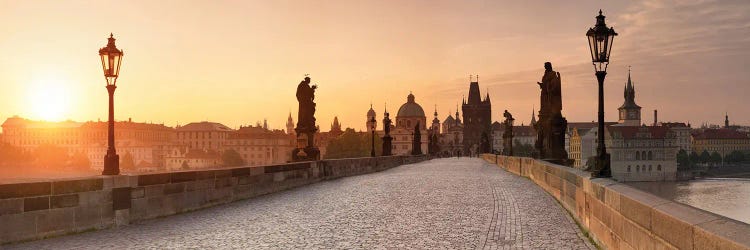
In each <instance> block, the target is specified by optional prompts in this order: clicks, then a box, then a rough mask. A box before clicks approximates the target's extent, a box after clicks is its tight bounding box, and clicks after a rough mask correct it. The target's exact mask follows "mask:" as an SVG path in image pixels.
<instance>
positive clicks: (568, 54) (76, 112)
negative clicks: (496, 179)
mask: <svg viewBox="0 0 750 250" xmlns="http://www.w3.org/2000/svg"><path fill="white" fill-rule="evenodd" d="M40 3H41V1H23V2H19V1H0V7H1V8H0V9H2V10H0V13H2V15H0V26H2V27H3V29H2V30H1V31H0V35H2V36H3V37H4V39H3V40H0V50H2V51H3V52H4V55H5V56H4V57H3V59H0V85H1V86H3V89H4V91H2V92H0V118H2V119H4V118H7V117H11V116H13V115H18V116H21V117H24V118H29V119H34V120H40V119H42V120H66V119H71V120H75V121H88V120H94V121H95V120H97V119H101V120H106V117H107V113H106V110H107V107H106V104H107V101H106V98H107V94H106V90H105V89H104V79H103V77H102V72H101V65H100V61H99V58H98V55H97V53H96V52H97V50H98V49H99V48H100V47H103V46H104V45H105V44H106V38H107V37H108V36H109V33H110V32H112V33H114V35H115V38H117V46H118V47H119V48H121V49H123V50H124V52H125V56H124V58H123V66H122V70H121V76H120V79H119V80H118V89H117V92H116V94H115V102H116V103H115V114H116V119H117V120H127V119H128V118H133V120H134V121H150V122H153V123H164V124H165V125H168V126H175V125H176V124H178V123H179V124H187V123H189V122H199V121H204V120H207V121H214V122H220V123H223V124H225V125H227V126H230V127H233V128H235V127H238V126H239V125H249V124H255V123H256V122H257V121H260V122H262V121H263V119H264V118H266V119H268V123H269V125H270V127H272V128H284V124H285V123H286V119H287V116H288V114H289V112H292V117H293V118H294V119H295V122H296V117H297V102H296V99H295V98H294V92H295V88H296V85H297V84H298V83H299V81H300V80H301V79H302V78H303V77H304V75H305V74H310V76H311V77H312V80H313V83H317V84H318V86H319V89H318V91H317V93H316V94H317V96H316V102H317V103H318V106H317V108H318V109H317V113H316V117H317V121H318V122H317V123H318V124H319V125H320V127H321V129H322V130H323V131H327V130H328V128H329V125H330V123H331V122H332V121H333V117H334V116H338V118H339V120H340V121H341V123H342V126H343V127H352V128H355V129H357V130H360V129H364V127H365V126H364V124H365V118H366V117H365V114H366V112H367V110H368V109H369V108H370V103H372V104H373V106H374V108H375V110H376V111H377V113H378V120H379V123H380V120H381V119H382V112H383V109H384V103H387V107H388V110H389V111H390V112H391V113H392V114H393V115H395V113H396V112H397V110H398V107H399V106H400V105H401V104H403V103H404V102H405V101H406V96H407V95H408V94H409V92H410V91H411V92H413V93H414V95H415V96H416V101H417V102H418V103H419V104H421V106H422V107H423V108H424V110H425V113H426V115H427V118H428V120H431V119H432V113H433V110H434V107H435V105H437V109H438V113H439V118H440V120H441V121H442V120H443V119H445V117H447V116H448V115H449V114H453V113H455V109H456V105H457V104H460V102H461V97H462V96H464V95H467V93H468V82H469V75H470V74H471V75H477V74H478V75H480V81H479V82H480V83H479V84H480V88H481V91H482V95H483V96H484V95H485V94H486V91H487V90H489V94H490V97H491V99H492V104H493V107H492V109H493V114H492V115H493V120H499V119H502V116H501V114H502V111H503V110H505V109H508V110H509V111H510V112H511V113H513V115H514V117H515V118H516V119H517V123H519V124H520V123H524V124H528V122H529V120H530V117H531V112H532V108H533V107H538V106H539V89H538V87H537V85H536V82H537V81H539V80H540V79H541V76H542V73H543V71H544V69H543V63H544V62H546V61H550V62H552V64H553V66H554V68H555V70H556V71H559V72H560V73H561V76H562V84H563V93H562V94H563V114H564V115H565V116H566V117H567V119H568V121H570V122H579V121H582V122H585V121H593V120H595V119H596V79H595V77H594V72H593V67H592V66H591V61H590V56H589V52H588V47H587V43H586V38H585V36H584V34H585V31H586V30H587V29H588V28H589V27H591V26H592V25H593V24H594V22H595V19H594V16H596V14H597V12H598V10H599V9H600V8H601V9H603V11H604V15H606V16H607V23H608V24H609V25H611V26H613V27H614V28H615V29H616V30H617V32H618V33H619V34H620V35H619V36H618V37H617V38H616V40H615V44H614V51H613V53H612V63H611V64H610V66H609V71H608V72H609V74H608V76H607V80H606V84H605V91H606V92H605V94H606V96H605V98H606V103H605V105H606V106H605V113H606V120H608V121H613V120H616V118H617V113H616V109H617V107H619V106H620V105H621V104H622V102H623V93H622V91H623V86H624V84H625V80H626V78H627V69H628V65H632V77H633V80H634V82H635V88H636V102H637V103H638V104H639V105H640V106H642V107H643V110H642V118H643V120H642V121H643V122H644V123H647V124H650V123H651V122H652V121H653V118H652V112H653V110H654V109H658V110H659V120H660V121H680V122H690V123H692V124H693V126H699V125H700V124H701V123H703V122H708V123H712V124H720V123H722V122H723V118H724V117H723V116H724V113H725V112H728V113H729V117H730V121H731V122H732V123H736V124H750V117H748V116H746V115H745V112H743V107H746V106H748V105H750V101H748V100H747V99H746V98H744V96H743V94H744V93H748V92H750V87H748V84H747V83H748V80H747V79H750V73H749V72H747V71H746V70H745V69H744V66H745V62H747V59H746V58H748V56H750V55H749V54H750V50H748V48H750V39H749V38H748V37H750V36H748V35H749V34H748V33H750V17H748V16H747V15H744V14H745V13H747V12H748V11H750V5H747V4H745V2H743V1H741V0H730V1H697V0H696V1H661V0H644V1H623V2H607V3H602V2H599V1H594V0H587V1H582V2H577V3H576V4H570V3H567V2H559V1H541V0H539V1H525V2H515V1H460V2H459V1H408V2H401V1H361V2H350V1H327V2H316V1H273V2H260V1H257V2H256V1H250V2H234V3H223V4H218V3H217V4H212V3H207V2H201V1H160V2H149V1H133V2H115V1H99V2H90V1H65V2H44V3H43V4H40ZM113 8H114V9H117V11H107V12H102V11H99V10H102V9H113ZM725 33H727V34H731V35H725Z"/></svg>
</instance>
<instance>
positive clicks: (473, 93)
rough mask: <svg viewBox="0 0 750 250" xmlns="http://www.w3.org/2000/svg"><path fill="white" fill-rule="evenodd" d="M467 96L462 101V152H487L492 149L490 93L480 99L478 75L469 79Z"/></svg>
mask: <svg viewBox="0 0 750 250" xmlns="http://www.w3.org/2000/svg"><path fill="white" fill-rule="evenodd" d="M469 81H470V83H469V98H468V100H467V101H464V102H463V105H462V106H461V109H462V111H463V113H464V114H463V115H464V135H463V136H464V140H463V144H464V152H466V153H471V152H473V153H489V152H491V150H492V145H491V143H490V142H491V141H492V138H490V137H491V136H492V104H491V102H490V94H489V93H486V94H487V96H486V97H485V98H484V100H482V95H481V93H480V92H479V76H477V78H476V81H474V79H473V78H471V77H470V79H469Z"/></svg>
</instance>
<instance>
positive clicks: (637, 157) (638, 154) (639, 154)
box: [635, 151, 641, 160]
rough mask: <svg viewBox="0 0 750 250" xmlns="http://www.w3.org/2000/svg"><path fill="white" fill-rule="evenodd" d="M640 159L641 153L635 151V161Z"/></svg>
mask: <svg viewBox="0 0 750 250" xmlns="http://www.w3.org/2000/svg"><path fill="white" fill-rule="evenodd" d="M640 159H641V152H638V151H635V160H640Z"/></svg>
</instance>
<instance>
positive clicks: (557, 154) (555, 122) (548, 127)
mask: <svg viewBox="0 0 750 250" xmlns="http://www.w3.org/2000/svg"><path fill="white" fill-rule="evenodd" d="M537 84H539V88H540V89H541V95H540V99H541V100H540V102H541V103H540V104H541V105H540V107H541V109H540V110H539V122H537V125H536V126H535V129H536V131H537V141H536V143H535V146H536V149H537V150H538V151H539V158H540V159H545V160H548V161H551V162H555V163H559V164H567V163H568V153H567V152H566V151H565V131H566V130H567V127H568V121H567V120H566V119H565V117H563V116H562V87H561V80H560V73H558V72H555V71H554V70H553V69H552V63H550V62H546V63H544V76H542V82H537Z"/></svg>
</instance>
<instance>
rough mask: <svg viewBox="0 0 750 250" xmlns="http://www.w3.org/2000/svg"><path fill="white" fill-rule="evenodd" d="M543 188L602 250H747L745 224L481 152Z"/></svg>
mask: <svg viewBox="0 0 750 250" xmlns="http://www.w3.org/2000/svg"><path fill="white" fill-rule="evenodd" d="M482 158H483V159H484V160H485V161H487V162H490V163H494V164H497V165H498V166H500V167H501V168H503V169H506V170H507V171H508V172H511V173H514V174H517V175H520V176H525V177H528V178H529V179H531V180H532V181H533V182H534V183H536V184H537V185H539V186H540V187H542V188H543V189H544V190H546V191H547V192H548V193H549V194H551V195H552V196H553V197H555V199H557V200H558V201H559V202H560V204H562V206H563V207H564V208H565V209H567V210H568V211H569V212H570V213H571V214H572V215H573V217H574V218H575V219H576V220H577V221H578V223H580V224H581V226H583V227H584V228H585V229H586V230H588V231H589V232H590V235H591V237H592V238H593V239H594V240H595V241H597V243H598V244H599V245H600V246H602V247H605V248H607V249H750V225H748V224H746V223H743V222H740V221H736V220H733V219H730V218H726V217H723V216H720V215H717V214H713V213H711V212H707V211H704V210H700V209H697V208H694V207H691V206H688V205H685V204H682V203H678V202H673V201H670V200H666V199H663V198H660V197H657V196H655V195H652V194H649V193H646V192H644V191H641V190H638V189H636V188H633V187H630V186H628V185H625V184H622V183H618V182H616V181H613V180H611V179H602V178H592V177H591V174H590V173H588V172H584V171H581V170H577V169H574V168H569V167H565V166H560V165H556V164H552V163H548V162H544V161H541V160H535V159H531V158H524V157H512V156H511V157H509V156H498V155H492V154H485V155H482Z"/></svg>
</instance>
